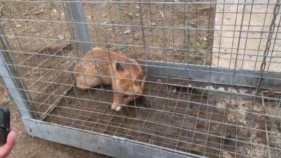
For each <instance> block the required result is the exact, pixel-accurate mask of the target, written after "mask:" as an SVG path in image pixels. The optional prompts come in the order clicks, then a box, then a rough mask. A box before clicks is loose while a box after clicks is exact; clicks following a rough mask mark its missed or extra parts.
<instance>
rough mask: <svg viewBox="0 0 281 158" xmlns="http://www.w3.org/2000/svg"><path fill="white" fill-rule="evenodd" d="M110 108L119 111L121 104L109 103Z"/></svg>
mask: <svg viewBox="0 0 281 158" xmlns="http://www.w3.org/2000/svg"><path fill="white" fill-rule="evenodd" d="M111 109H112V110H115V111H120V110H121V106H120V105H118V104H116V103H112V104H111Z"/></svg>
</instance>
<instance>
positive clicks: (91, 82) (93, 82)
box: [76, 75, 101, 90]
mask: <svg viewBox="0 0 281 158" xmlns="http://www.w3.org/2000/svg"><path fill="white" fill-rule="evenodd" d="M100 84H101V80H100V78H98V77H94V76H92V77H90V76H83V75H80V76H79V77H77V78H76V87H77V88H79V89H81V90H86V89H89V88H92V87H96V86H98V85H100Z"/></svg>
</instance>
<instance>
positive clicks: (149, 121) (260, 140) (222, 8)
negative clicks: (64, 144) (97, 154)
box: [0, 0, 281, 158]
mask: <svg viewBox="0 0 281 158" xmlns="http://www.w3.org/2000/svg"><path fill="white" fill-rule="evenodd" d="M2 4H3V7H2V8H1V10H0V11H1V12H0V13H1V14H2V16H1V29H2V32H3V33H2V34H1V40H2V41H1V42H2V45H3V48H2V55H3V58H5V59H6V60H5V65H6V66H11V67H13V68H15V69H16V70H17V73H15V74H16V75H13V76H3V77H12V78H13V79H16V80H17V81H18V82H19V83H20V85H21V86H19V87H18V89H19V91H21V92H22V94H25V95H26V97H25V98H26V99H24V102H25V103H26V104H27V105H28V107H29V111H30V112H32V114H34V119H37V120H41V121H44V122H47V123H50V124H53V125H56V126H58V125H60V126H63V127H64V128H71V129H73V130H75V131H81V130H83V131H86V132H88V133H92V134H101V135H103V136H110V137H114V138H116V137H117V138H119V139H121V138H122V140H126V141H133V142H135V143H141V144H143V145H146V146H150V147H151V148H152V146H153V147H157V148H160V149H165V150H168V151H171V152H174V153H193V154H195V155H198V156H206V157H225V158H232V157H260V158H262V157H278V155H280V154H281V153H280V139H281V136H280V130H281V129H280V110H279V106H280V101H279V99H278V98H279V93H280V92H279V88H278V87H280V85H281V82H280V75H279V74H278V73H280V70H279V65H278V64H279V56H278V54H279V53H278V52H279V44H278V42H280V41H279V38H278V37H279V36H278V35H279V23H280V11H279V8H280V1H279V0H277V1H274V0H268V1H253V0H239V1H232V0H224V1H222V0H190V1H183V0H166V1H161V2H159V1H153V0H139V1H130V0H119V1H114V0H112V1H98V0H95V1H87V0H81V1H72V0H69V1H67V0H64V1H52V2H50V1H2ZM14 10H17V12H15V11H14ZM94 47H95V49H92V48H94ZM97 47H100V48H97ZM8 58H9V59H11V60H12V61H8ZM128 58H131V59H128ZM134 59H136V60H134ZM83 60H84V62H81V61H83ZM2 66H3V65H2ZM79 73H80V74H79ZM82 73H83V74H82ZM2 75H3V74H2ZM79 75H80V76H79ZM87 75H88V76H87ZM81 76H82V77H81ZM138 79H140V81H139V80H138ZM144 80H145V85H144V87H142V83H144V82H143V81H144ZM6 86H7V87H8V88H9V85H6ZM82 88H83V89H82ZM272 88H274V89H272ZM115 103H116V104H115ZM119 105H120V106H119ZM115 106H117V107H118V108H117V107H115ZM81 137H82V136H81ZM65 139H67V135H66V136H65ZM74 141H77V142H78V143H80V140H74ZM93 143H95V142H93ZM97 148H98V149H99V148H100V147H97ZM114 149H115V148H113V149H112V150H113V151H114ZM136 150H137V149H136ZM116 152H117V151H116ZM110 153H112V152H110ZM112 155H113V156H114V152H113V154H112ZM112 155H111V156H112ZM130 156H131V155H126V157H130ZM146 156H147V157H149V156H150V155H146Z"/></svg>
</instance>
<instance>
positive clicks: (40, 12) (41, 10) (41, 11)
mask: <svg viewBox="0 0 281 158" xmlns="http://www.w3.org/2000/svg"><path fill="white" fill-rule="evenodd" d="M44 11H45V10H44V9H40V10H38V11H37V12H34V13H33V14H34V15H38V14H42V13H43V12H44Z"/></svg>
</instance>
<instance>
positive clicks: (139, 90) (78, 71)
mask: <svg viewBox="0 0 281 158" xmlns="http://www.w3.org/2000/svg"><path fill="white" fill-rule="evenodd" d="M73 70H74V72H75V74H74V78H75V81H76V87H77V88H78V89H80V90H87V89H89V88H92V87H96V86H98V85H111V87H112V90H113V102H112V104H111V109H112V110H115V111H120V110H121V105H122V104H128V103H129V102H131V101H133V100H134V99H137V98H138V97H139V96H142V95H143V93H144V89H145V88H144V87H145V80H146V77H147V72H146V71H145V70H144V69H143V68H142V67H141V66H140V64H139V62H138V61H137V60H135V59H132V58H129V57H127V56H126V55H125V54H123V53H122V52H121V53H116V52H113V51H109V50H107V49H106V48H103V47H94V48H92V49H91V50H90V51H88V52H87V53H86V54H85V55H84V56H83V57H82V58H81V60H79V61H78V62H76V64H75V65H74V68H73Z"/></svg>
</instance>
